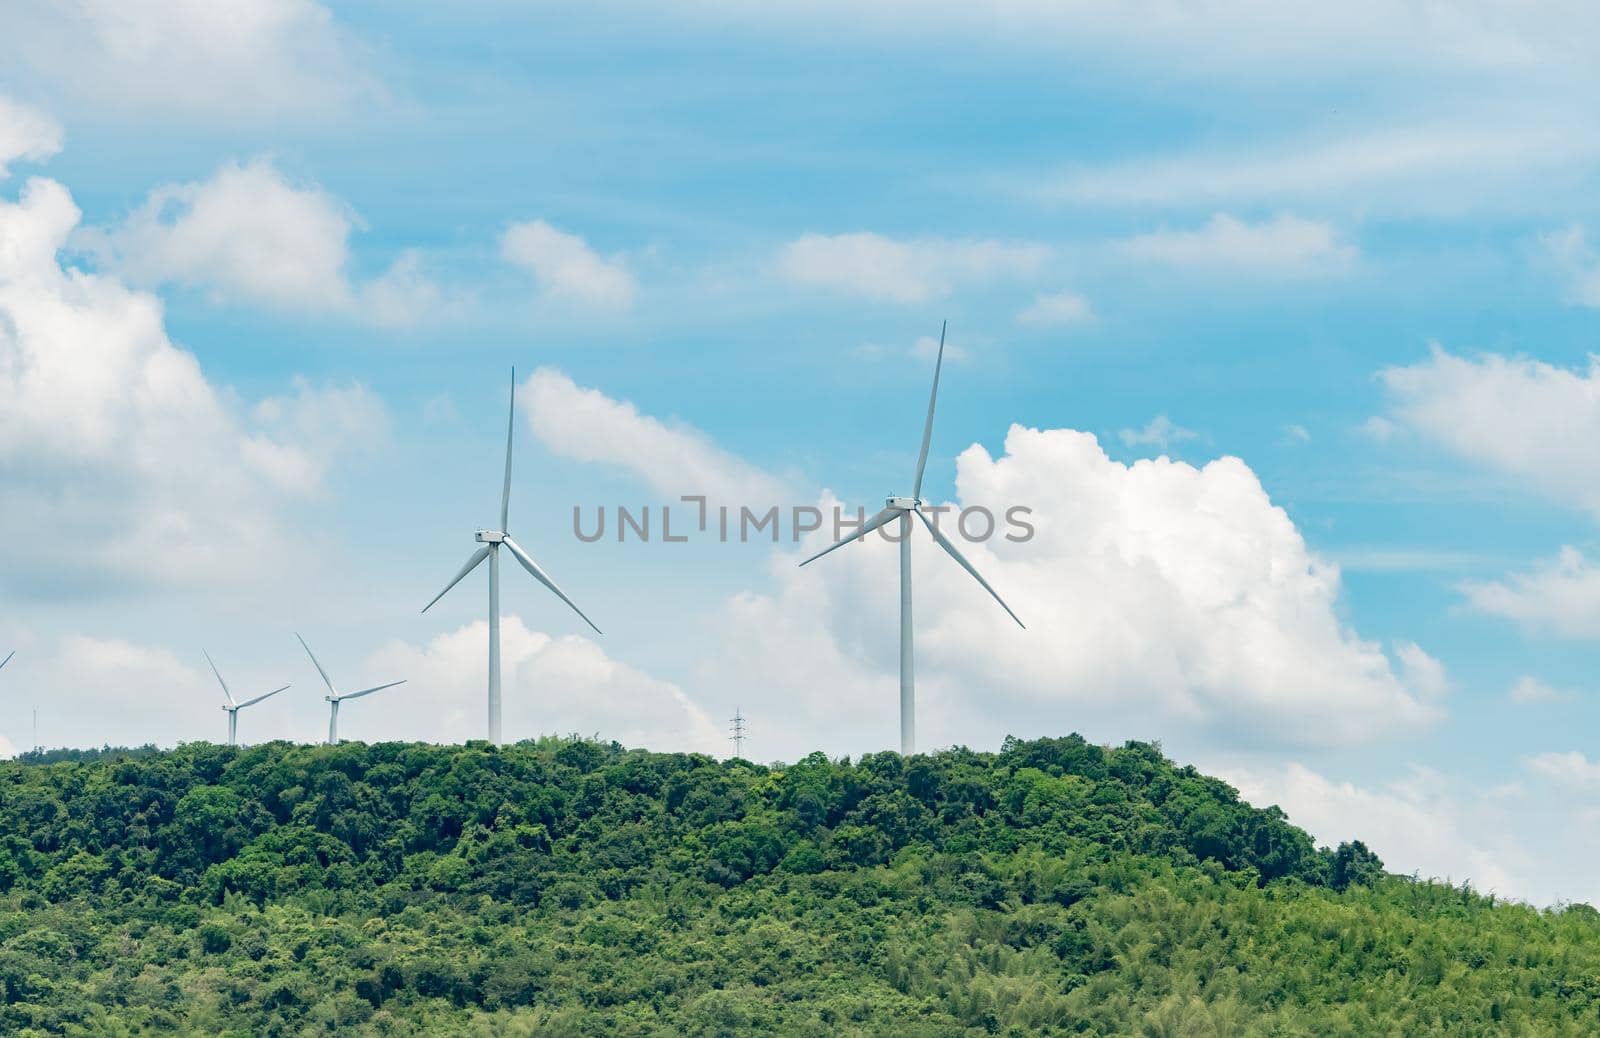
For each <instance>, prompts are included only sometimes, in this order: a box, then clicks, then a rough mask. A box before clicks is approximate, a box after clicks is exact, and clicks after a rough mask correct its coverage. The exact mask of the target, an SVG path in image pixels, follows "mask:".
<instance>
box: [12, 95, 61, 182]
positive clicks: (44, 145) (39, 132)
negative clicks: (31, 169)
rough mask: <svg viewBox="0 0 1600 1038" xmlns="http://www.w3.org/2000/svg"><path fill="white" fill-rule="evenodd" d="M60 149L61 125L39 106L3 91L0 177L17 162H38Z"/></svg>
mask: <svg viewBox="0 0 1600 1038" xmlns="http://www.w3.org/2000/svg"><path fill="white" fill-rule="evenodd" d="M60 150H61V126H60V125H59V124H58V123H57V122H56V121H55V120H54V119H52V118H50V117H49V116H48V115H45V114H44V113H43V112H41V111H39V110H38V109H36V108H30V107H29V106H27V105H25V104H21V103H19V102H17V101H13V100H11V99H10V98H8V97H6V96H4V95H3V94H0V180H4V179H5V178H6V176H7V175H8V174H9V172H10V170H9V169H8V167H9V166H10V165H11V164H12V163H14V162H17V161H23V162H38V161H40V160H42V159H47V158H49V157H50V156H52V155H54V154H55V153H56V152H58V151H60Z"/></svg>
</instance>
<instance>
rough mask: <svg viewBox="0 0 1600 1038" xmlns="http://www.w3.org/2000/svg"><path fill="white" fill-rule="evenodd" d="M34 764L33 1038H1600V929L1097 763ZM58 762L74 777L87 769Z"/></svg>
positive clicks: (12, 827)
mask: <svg viewBox="0 0 1600 1038" xmlns="http://www.w3.org/2000/svg"><path fill="white" fill-rule="evenodd" d="M47 756H48V755H31V756H30V757H29V758H28V759H24V760H20V761H12V762H6V763H4V764H3V765H0V832H3V833H4V835H3V837H0V840H3V843H0V891H3V894H0V992H3V994H4V1000H3V1001H4V1003H5V1004H4V1005H3V1006H0V1030H4V1031H5V1032H7V1033H15V1034H24V1035H26V1034H141V1033H157V1032H160V1033H174V1032H176V1033H193V1034H228V1033H235V1034H240V1035H244V1034H252V1035H253V1034H284V1035H288V1034H294V1035H299V1034H318V1033H356V1034H391V1035H393V1034H534V1033H538V1034H562V1035H590V1034H593V1035H627V1034H638V1035H647V1034H663V1035H665V1034H699V1035H736V1034H749V1033H782V1034H789V1035H837V1034H860V1035H868V1034H871V1035H886V1034H887V1035H895V1034H903V1035H952V1036H954V1035H979V1034H997V1033H998V1034H1008V1035H1010V1034H1015V1035H1024V1034H1033V1033H1047V1032H1048V1033H1082V1034H1107V1035H1109V1034H1127V1033H1147V1034H1161V1035H1166V1034H1171V1035H1179V1034H1229V1035H1231V1034H1312V1033H1315V1034H1349V1035H1368V1034H1374V1033H1404V1034H1428V1033H1436V1034H1451V1035H1461V1034H1479V1033H1481V1034H1491V1033H1517V1032H1522V1033H1539V1034H1574V1035H1578V1034H1592V1033H1595V1031H1596V1029H1597V1025H1600V1003H1597V1001H1596V999H1597V998H1600V979H1597V978H1600V916H1597V914H1596V913H1595V912H1594V911H1593V910H1592V909H1590V908H1588V906H1571V907H1568V908H1565V909H1563V910H1560V911H1551V912H1541V911H1537V910H1535V909H1532V908H1529V907H1527V906H1523V905H1507V904H1503V903H1502V904H1497V903H1496V902H1495V901H1494V900H1493V899H1492V898H1487V897H1483V896H1480V895H1478V894H1475V893H1473V892H1472V891H1470V890H1467V889H1464V888H1463V889H1458V888H1453V887H1450V886H1448V885H1444V884H1436V883H1426V882H1416V881H1414V880H1409V879H1405V878H1401V877H1394V876H1389V875H1387V874H1385V873H1384V871H1383V869H1382V865H1381V863H1380V862H1379V861H1378V859H1377V858H1376V857H1375V856H1374V855H1372V854H1371V852H1370V851H1368V850H1367V849H1366V848H1365V847H1363V846H1362V845H1361V844H1359V843H1351V844H1347V845H1343V846H1341V847H1338V848H1333V849H1329V848H1321V849H1319V848H1316V847H1315V846H1314V845H1313V842H1312V840H1311V838H1310V837H1309V836H1308V835H1307V834H1306V833H1305V832H1303V831H1302V830H1300V829H1298V828H1296V827H1295V826H1294V825H1292V824H1290V822H1289V820H1288V819H1286V818H1285V817H1284V815H1283V813H1282V812H1281V811H1278V810H1277V809H1276V808H1271V807H1269V808H1265V809H1261V808H1256V807H1253V806H1251V805H1249V804H1246V803H1244V802H1243V801H1242V800H1241V799H1240V798H1239V796H1238V795H1237V793H1236V792H1235V791H1234V790H1233V789H1232V788H1231V787H1229V786H1228V785H1227V784H1225V783H1223V782H1221V781H1219V780H1217V779H1214V778H1209V777H1207V776H1204V775H1202V774H1200V773H1198V772H1197V771H1195V770H1194V769H1193V768H1188V767H1180V766H1177V765H1175V764H1173V763H1172V762H1170V761H1168V760H1167V759H1166V758H1165V757H1164V756H1163V755H1162V754H1161V752H1160V750H1159V748H1158V747H1156V746H1154V745H1150V744H1145V743H1129V744H1127V745H1125V746H1122V747H1118V748H1103V747H1100V746H1096V745H1094V744H1091V743H1088V742H1086V741H1085V740H1083V739H1082V738H1080V737H1078V736H1068V737H1066V738H1060V739H1038V740H1032V741H1020V740H1008V741H1007V742H1006V744H1005V746H1004V747H1003V748H1002V749H1001V750H1000V751H999V752H998V753H980V752H974V751H970V750H966V749H952V750H947V751H944V752H940V753H936V754H929V755H918V756H915V757H911V758H901V757H900V756H899V755H898V754H893V753H881V754H870V755H867V756H865V757H863V758H861V759H860V760H858V761H854V762H850V761H830V760H828V759H827V758H826V757H825V756H823V755H821V754H813V755H811V756H809V757H806V758H804V759H803V760H800V761H797V762H795V763H793V764H788V765H781V766H779V765H774V766H764V765H759V764H753V763H750V762H747V761H737V760H736V761H715V760H712V759H710V758H707V757H703V756H698V755H686V754H660V753H651V752H647V751H643V750H628V749H624V748H622V747H620V746H617V745H614V744H601V743H594V742H585V741H565V740H554V739H548V740H541V741H539V742H536V743H535V742H529V743H523V744H518V745H514V746H507V747H499V748H496V747H492V746H489V745H487V744H483V743H474V744H468V745H466V746H455V747H438V746H428V745H420V744H408V743H385V744H374V745H364V744H358V743H346V744H343V745H340V746H337V747H326V746H298V745H289V744H283V743H273V744H267V745H263V746H256V747H249V748H242V749H231V748H228V747H223V746H215V745H211V744H190V745H186V746H182V747H179V748H178V749H175V750H172V751H156V750H149V749H145V750H141V751H132V752H122V751H111V750H106V751H89V752H88V753H86V754H84V757H85V758H86V759H83V760H72V759H66V760H56V761H54V762H52V763H44V762H43V761H44V760H45V759H46V757H47ZM56 756H58V757H59V756H63V755H62V754H57V755H56Z"/></svg>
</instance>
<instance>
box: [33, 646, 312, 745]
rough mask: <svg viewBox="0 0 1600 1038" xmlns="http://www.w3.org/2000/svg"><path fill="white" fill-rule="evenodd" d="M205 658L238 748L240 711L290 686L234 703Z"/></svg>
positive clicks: (230, 741)
mask: <svg viewBox="0 0 1600 1038" xmlns="http://www.w3.org/2000/svg"><path fill="white" fill-rule="evenodd" d="M203 651H204V650H202V652H203ZM205 657H206V662H207V663H210V664H211V673H213V674H215V675H216V676H217V684H219V685H221V686H222V695H223V698H224V699H226V700H227V702H226V703H224V704H222V709H223V711H224V712H226V713H227V715H228V745H229V746H237V745H238V744H239V711H240V710H243V709H244V708H245V707H247V706H255V705H256V704H257V703H259V702H261V701H262V700H263V699H270V698H272V697H273V696H275V695H277V694H278V693H279V692H282V691H283V689H284V688H288V687H289V686H288V685H285V686H283V688H275V689H273V690H272V691H271V692H263V693H261V694H260V695H259V696H256V697H255V698H254V699H246V700H245V701H244V702H242V703H237V702H234V699H233V693H232V692H230V691H229V690H228V683H227V682H226V681H223V680H222V672H221V671H219V670H218V669H217V665H216V663H215V662H213V661H212V659H211V654H210V653H209V652H206V653H205ZM10 658H11V657H9V656H7V657H6V659H10Z"/></svg>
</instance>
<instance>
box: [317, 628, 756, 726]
mask: <svg viewBox="0 0 1600 1038" xmlns="http://www.w3.org/2000/svg"><path fill="white" fill-rule="evenodd" d="M500 638H501V648H500V652H501V668H502V678H501V687H502V692H501V703H502V711H503V713H502V717H503V724H504V731H505V737H506V739H507V740H508V741H516V740H519V739H527V738H532V737H535V736H539V735H568V734H570V733H573V732H577V733H579V734H581V735H585V736H588V735H594V734H596V733H598V734H599V735H600V736H601V737H602V738H605V739H616V740H617V741H619V742H622V743H624V744H626V745H629V746H643V747H647V748H649V749H652V750H663V751H671V750H681V751H690V752H700V753H709V754H715V755H718V756H720V755H722V754H723V753H725V752H726V748H727V743H726V740H725V739H723V737H722V731H721V728H720V726H719V725H717V724H716V723H715V722H714V721H712V720H711V718H710V717H709V715H707V714H706V712H705V711H704V710H702V709H701V708H700V707H699V706H698V705H697V704H696V703H695V702H693V701H692V700H691V699H690V698H689V697H688V696H687V695H685V694H684V693H683V691H682V690H681V689H680V688H678V686H676V685H674V684H672V683H670V682H666V681H661V680H659V679H657V678H654V677H651V676H650V675H649V674H646V673H644V672H642V671H640V670H637V669H635V668H633V667H630V666H628V665H627V664H625V663H621V662H618V661H617V660H614V659H612V658H611V657H609V656H607V655H606V652H605V650H604V649H602V648H601V647H600V646H599V645H597V644H595V643H594V642H592V641H590V640H589V639H588V638H584V637H580V636H576V635H568V636H564V637H553V636H551V635H548V634H545V633H543V632H540V631H531V630H529V629H528V628H527V627H526V626H525V625H524V624H523V622H522V620H521V619H520V618H518V617H516V616H506V617H502V618H501V621H500ZM488 639H489V625H488V622H487V621H484V620H478V621H475V622H473V623H470V624H468V625H466V626H465V627H462V628H460V629H458V630H455V631H451V632H449V633H447V634H442V635H439V636H438V637H436V638H434V639H433V640H432V641H430V642H428V644H427V645H426V646H422V647H417V646H413V645H408V644H405V643H403V642H393V643H391V644H389V645H388V646H385V647H384V648H382V649H380V650H378V651H377V652H376V653H374V654H373V656H372V657H371V659H370V660H369V661H368V663H367V670H368V671H369V672H370V673H371V674H372V675H374V677H375V679H376V680H393V679H394V677H403V678H406V679H407V684H406V685H402V686H401V687H399V688H397V689H395V690H394V693H395V694H394V695H392V696H391V694H390V693H388V692H384V693H380V695H384V696H390V699H389V701H388V702H387V703H386V704H385V705H384V709H382V710H375V709H369V710H362V709H361V708H362V707H363V706H365V705H366V704H367V703H369V702H371V700H363V701H359V702H356V703H354V704H352V706H353V707H354V708H355V709H354V710H353V711H352V712H351V713H350V715H349V717H348V720H347V718H346V717H345V716H341V717H340V719H339V721H340V730H341V733H343V732H344V731H345V730H346V727H347V726H348V732H349V737H350V738H358V739H363V740H367V741H376V740H380V739H427V740H429V741H433V742H460V741H462V740H465V739H481V738H483V733H484V724H485V721H484V715H485V710H486V707H485V694H486V693H485V686H486V684H487V666H488V664H487V659H488ZM385 675H390V677H385Z"/></svg>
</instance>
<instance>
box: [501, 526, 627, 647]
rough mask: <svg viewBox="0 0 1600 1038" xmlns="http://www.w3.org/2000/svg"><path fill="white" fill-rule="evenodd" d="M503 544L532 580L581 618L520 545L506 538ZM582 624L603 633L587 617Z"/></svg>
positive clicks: (565, 596) (565, 595) (568, 600)
mask: <svg viewBox="0 0 1600 1038" xmlns="http://www.w3.org/2000/svg"><path fill="white" fill-rule="evenodd" d="M505 544H506V547H507V548H510V549H511V554H512V555H514V556H516V559H517V561H518V562H520V563H522V568H523V569H525V570H527V571H528V572H529V573H531V574H533V579H534V580H537V581H538V582H539V583H541V584H543V585H544V586H545V587H547V588H549V589H550V590H551V591H554V592H555V593H556V597H557V598H559V599H561V601H563V602H565V603H567V605H569V606H571V607H572V611H573V612H574V613H577V614H578V615H579V616H583V610H582V609H579V608H578V605H577V603H576V602H574V601H573V600H572V599H570V598H568V597H567V593H566V592H565V591H562V590H561V589H560V588H558V587H556V582H555V581H553V580H551V579H550V575H549V574H548V573H546V572H545V571H544V570H543V569H541V568H539V564H538V563H537V562H534V561H533V556H531V555H529V554H528V553H527V552H525V551H523V550H522V545H520V544H518V543H517V542H516V541H514V540H512V539H511V538H510V537H507V538H506V541H505ZM583 622H584V623H586V624H588V625H589V626H590V627H594V633H595V634H601V633H603V632H602V631H601V630H600V628H598V627H595V626H594V621H593V620H591V619H589V618H588V617H587V616H583Z"/></svg>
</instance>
